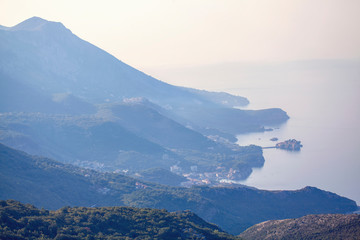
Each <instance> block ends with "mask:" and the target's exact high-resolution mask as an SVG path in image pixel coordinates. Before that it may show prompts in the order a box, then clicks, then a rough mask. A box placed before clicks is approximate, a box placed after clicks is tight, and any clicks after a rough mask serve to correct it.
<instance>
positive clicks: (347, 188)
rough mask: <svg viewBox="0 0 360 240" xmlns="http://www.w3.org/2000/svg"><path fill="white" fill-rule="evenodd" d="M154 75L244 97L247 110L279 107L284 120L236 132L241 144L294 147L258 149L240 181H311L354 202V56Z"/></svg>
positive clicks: (359, 89)
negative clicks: (254, 164) (256, 162)
mask: <svg viewBox="0 0 360 240" xmlns="http://www.w3.org/2000/svg"><path fill="white" fill-rule="evenodd" d="M156 74H157V75H158V77H159V78H160V79H167V80H171V81H168V82H170V83H173V84H177V85H186V86H189V87H195V88H199V89H207V90H214V91H219V90H220V91H226V92H230V93H233V94H237V95H241V96H245V97H247V98H248V99H249V100H250V102H251V104H250V105H249V106H248V107H247V108H248V109H262V108H271V107H280V108H282V109H283V110H285V111H286V112H287V113H288V115H289V116H290V120H289V121H288V122H287V123H286V124H283V125H282V126H277V127H278V128H277V129H275V130H274V131H272V132H264V133H251V134H246V135H239V136H238V143H239V144H240V145H249V144H256V145H260V146H274V145H275V143H274V142H271V141H270V138H272V137H277V138H279V140H280V141H283V140H287V139H292V138H295V139H297V140H300V141H301V142H302V144H303V145H304V147H303V148H302V149H301V151H300V152H288V151H284V150H280V149H264V157H265V165H264V167H262V168H260V169H254V172H253V173H252V175H251V176H250V177H249V178H248V179H247V180H246V181H244V182H242V183H243V184H247V185H250V186H254V187H257V188H261V189H276V190H281V189H299V188H302V187H305V186H315V187H318V188H321V189H324V190H328V191H331V192H335V193H337V194H339V195H342V196H345V197H349V198H351V199H353V200H355V201H357V203H358V204H360V187H359V184H360V60H351V61H344V60H342V61H304V62H292V63H283V64H271V65H269V64H263V65H261V64H244V63H225V64H219V65H213V66H203V67H193V68H180V69H167V70H166V69H165V70H164V69H163V70H158V71H156Z"/></svg>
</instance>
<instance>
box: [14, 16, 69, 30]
mask: <svg viewBox="0 0 360 240" xmlns="http://www.w3.org/2000/svg"><path fill="white" fill-rule="evenodd" d="M49 26H51V28H54V27H55V28H56V29H60V28H63V29H66V28H65V26H64V25H63V24H62V23H60V22H52V21H48V20H45V19H43V18H40V17H31V18H29V19H27V20H25V21H23V22H21V23H19V24H17V25H15V26H14V27H12V28H9V30H11V31H41V30H44V29H46V28H48V27H49Z"/></svg>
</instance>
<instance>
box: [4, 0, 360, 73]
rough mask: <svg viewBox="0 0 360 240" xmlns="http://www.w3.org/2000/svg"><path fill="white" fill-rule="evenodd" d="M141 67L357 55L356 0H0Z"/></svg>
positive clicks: (8, 21)
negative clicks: (68, 30) (59, 24)
mask: <svg viewBox="0 0 360 240" xmlns="http://www.w3.org/2000/svg"><path fill="white" fill-rule="evenodd" d="M32 16H39V17H42V18H45V19H47V20H51V21H59V22H62V23H63V24H64V25H65V26H66V27H67V28H69V29H71V30H72V32H73V33H75V34H76V35H78V36H79V37H81V38H83V39H85V40H87V41H89V42H91V43H93V44H95V45H97V46H99V47H100V48H102V49H104V50H106V51H108V52H110V53H111V54H113V55H115V56H116V57H117V58H119V59H120V60H122V61H124V62H126V63H129V64H130V65H133V66H135V67H138V68H149V67H159V66H167V65H170V66H178V65H199V64H201V65H202V64H212V63H217V62H232V61H288V60H301V59H324V58H325V59H326V58H359V57H360V0H104V1H98V0H96V1H95V0H31V1H30V0H22V1H21V0H0V25H3V26H13V25H15V24H17V23H19V22H21V21H23V20H25V19H27V18H30V17H32Z"/></svg>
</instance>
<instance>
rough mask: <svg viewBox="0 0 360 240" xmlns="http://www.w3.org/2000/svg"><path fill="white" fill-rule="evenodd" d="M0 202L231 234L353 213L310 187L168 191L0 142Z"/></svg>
mask: <svg viewBox="0 0 360 240" xmlns="http://www.w3.org/2000/svg"><path fill="white" fill-rule="evenodd" d="M0 199H16V200H18V201H21V202H25V203H30V204H33V205H35V206H37V207H40V208H41V207H44V208H46V209H53V210H55V209H58V208H61V207H63V206H131V207H142V208H145V207H146V208H157V209H167V210H168V211H183V210H190V211H192V212H194V213H196V214H197V215H199V216H200V217H201V218H203V219H205V220H206V221H208V222H211V223H215V224H217V225H218V226H220V227H221V228H222V229H224V230H225V231H228V232H230V233H232V234H239V233H240V232H242V231H244V230H245V229H246V228H248V227H250V226H252V225H254V224H256V223H259V222H262V221H266V220H269V219H284V218H295V217H301V216H304V215H307V214H320V213H346V212H351V211H354V210H356V209H357V206H356V203H355V202H354V201H352V200H349V199H347V198H344V197H340V196H338V195H336V194H333V193H330V192H325V191H322V190H319V189H317V188H312V187H306V188H304V189H301V190H297V191H264V190H258V189H253V188H248V187H241V186H235V187H214V188H211V187H206V186H203V187H191V188H180V187H168V186H163V185H158V184H153V183H149V182H144V181H141V180H136V179H134V178H130V177H127V176H124V175H121V174H116V173H102V172H97V171H94V170H90V169H84V168H80V167H75V166H73V165H68V164H62V163H59V162H56V161H53V160H49V159H46V158H40V157H33V156H30V155H28V154H25V153H23V152H20V151H16V150H14V149H11V148H8V147H6V146H4V145H2V144H0Z"/></svg>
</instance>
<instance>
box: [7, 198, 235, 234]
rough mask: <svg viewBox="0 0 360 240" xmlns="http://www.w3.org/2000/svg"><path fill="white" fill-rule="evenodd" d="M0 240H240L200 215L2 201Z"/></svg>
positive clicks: (154, 210) (125, 208)
mask: <svg viewBox="0 0 360 240" xmlns="http://www.w3.org/2000/svg"><path fill="white" fill-rule="evenodd" d="M0 239H17V240H22V239H64V240H65V239H67V240H75V239H124V240H125V239H148V240H150V239H159V240H160V239H164V240H168V239H199V240H200V239H209V240H230V239H237V238H236V237H234V236H231V235H229V234H227V233H225V232H223V231H222V230H221V229H220V228H218V227H217V226H215V225H213V224H209V223H207V222H205V221H204V220H202V219H201V218H199V217H198V216H197V215H195V214H193V213H191V212H189V211H185V212H173V213H170V212H168V211H166V210H156V209H149V208H143V209H139V208H132V207H102V208H86V207H76V208H70V207H64V208H61V209H59V210H57V211H48V210H44V209H41V210H40V209H37V208H35V207H34V206H32V205H30V204H26V205H24V204H22V203H20V202H17V201H13V200H8V201H0Z"/></svg>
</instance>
